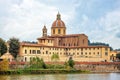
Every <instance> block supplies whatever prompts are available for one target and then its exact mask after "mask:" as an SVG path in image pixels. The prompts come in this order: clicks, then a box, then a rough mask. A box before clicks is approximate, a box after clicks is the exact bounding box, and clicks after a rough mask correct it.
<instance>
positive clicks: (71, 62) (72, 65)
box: [68, 57, 75, 68]
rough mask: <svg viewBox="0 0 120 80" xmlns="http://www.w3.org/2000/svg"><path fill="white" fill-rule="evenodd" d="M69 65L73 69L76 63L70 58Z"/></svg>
mask: <svg viewBox="0 0 120 80" xmlns="http://www.w3.org/2000/svg"><path fill="white" fill-rule="evenodd" d="M68 64H69V66H70V67H72V68H73V67H74V65H75V62H74V60H73V59H72V57H70V58H69V60H68Z"/></svg>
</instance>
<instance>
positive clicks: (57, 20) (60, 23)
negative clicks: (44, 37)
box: [52, 13, 65, 27]
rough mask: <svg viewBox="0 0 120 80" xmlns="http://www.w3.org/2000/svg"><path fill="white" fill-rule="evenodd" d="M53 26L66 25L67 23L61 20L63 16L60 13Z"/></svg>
mask: <svg viewBox="0 0 120 80" xmlns="http://www.w3.org/2000/svg"><path fill="white" fill-rule="evenodd" d="M52 27H65V23H64V22H63V21H62V20H61V16H60V14H59V13H58V14H57V18H56V20H55V21H54V22H53V24H52Z"/></svg>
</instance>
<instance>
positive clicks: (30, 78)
mask: <svg viewBox="0 0 120 80" xmlns="http://www.w3.org/2000/svg"><path fill="white" fill-rule="evenodd" d="M119 79H120V73H104V74H102V73H101V74H48V75H47V74H46V75H41V74H40V75H0V80H119Z"/></svg>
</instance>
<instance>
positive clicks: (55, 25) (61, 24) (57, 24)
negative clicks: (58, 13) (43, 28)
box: [52, 20, 65, 27]
mask: <svg viewBox="0 0 120 80" xmlns="http://www.w3.org/2000/svg"><path fill="white" fill-rule="evenodd" d="M52 27H65V24H64V22H63V21H62V20H55V21H54V22H53V24H52Z"/></svg>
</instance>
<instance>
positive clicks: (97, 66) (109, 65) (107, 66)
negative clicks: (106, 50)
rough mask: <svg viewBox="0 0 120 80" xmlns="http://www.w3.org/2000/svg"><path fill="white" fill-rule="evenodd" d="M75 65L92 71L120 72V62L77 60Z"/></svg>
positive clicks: (78, 68) (80, 68)
mask: <svg viewBox="0 0 120 80" xmlns="http://www.w3.org/2000/svg"><path fill="white" fill-rule="evenodd" d="M74 67H75V68H76V69H77V70H87V71H91V72H120V62H77V63H76V65H75V66H74Z"/></svg>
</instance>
